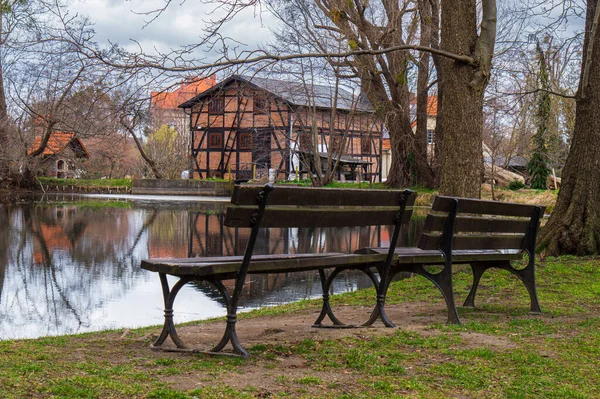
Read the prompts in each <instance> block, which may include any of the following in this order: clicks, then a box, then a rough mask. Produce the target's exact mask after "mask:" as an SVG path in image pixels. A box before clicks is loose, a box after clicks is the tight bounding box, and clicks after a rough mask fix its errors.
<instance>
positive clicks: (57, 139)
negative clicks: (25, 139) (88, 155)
mask: <svg viewBox="0 0 600 399" xmlns="http://www.w3.org/2000/svg"><path fill="white" fill-rule="evenodd" d="M74 139H75V140H78V139H77V138H76V137H75V133H72V132H71V133H67V132H54V133H52V134H51V135H50V138H49V139H48V144H46V148H44V152H43V154H42V156H45V155H54V154H58V153H60V152H61V151H62V150H64V149H65V147H66V146H68V145H69V143H70V142H71V140H74ZM41 143H42V136H38V137H36V138H35V141H34V142H33V144H32V145H31V147H30V148H29V151H28V152H27V153H28V154H31V153H32V152H33V151H35V150H37V149H38V148H39V147H40V144H41ZM80 144H81V142H80ZM81 147H82V148H83V149H84V151H85V148H84V147H83V144H81Z"/></svg>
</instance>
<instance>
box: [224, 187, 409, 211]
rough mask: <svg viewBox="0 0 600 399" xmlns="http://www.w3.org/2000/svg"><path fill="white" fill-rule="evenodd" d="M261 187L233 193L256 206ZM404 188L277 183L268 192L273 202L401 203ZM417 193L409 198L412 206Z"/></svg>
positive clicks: (240, 201) (236, 198) (237, 201)
mask: <svg viewBox="0 0 600 399" xmlns="http://www.w3.org/2000/svg"><path fill="white" fill-rule="evenodd" d="M261 190H262V186H247V185H244V186H236V187H235V188H234V191H233V195H232V196H231V203H233V204H235V205H256V196H257V195H258V193H259V192H260V191H261ZM401 198H402V191H397V190H393V191H392V190H365V189H344V190H340V189H335V188H323V187H283V186H277V189H276V190H273V192H272V193H270V194H269V206H271V205H302V206H311V205H330V206H353V205H356V204H361V205H364V206H369V207H370V206H396V207H397V206H399V205H400V199H401ZM414 198H415V196H414V195H413V196H412V198H409V201H412V202H410V203H407V205H408V206H411V205H412V204H413V203H414Z"/></svg>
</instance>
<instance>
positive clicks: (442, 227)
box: [417, 196, 544, 253]
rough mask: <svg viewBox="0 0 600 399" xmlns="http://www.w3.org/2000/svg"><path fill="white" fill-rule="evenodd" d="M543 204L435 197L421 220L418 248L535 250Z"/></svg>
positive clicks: (445, 250) (445, 249) (531, 251)
mask: <svg viewBox="0 0 600 399" xmlns="http://www.w3.org/2000/svg"><path fill="white" fill-rule="evenodd" d="M543 214H544V207H540V206H536V205H526V204H515V203H508V202H498V201H482V200H475V199H469V198H453V197H443V196H438V197H436V198H435V199H434V201H433V205H432V208H431V213H430V214H429V215H428V216H427V219H426V220H425V226H424V229H423V230H424V231H423V233H422V234H421V237H420V239H419V243H418V245H417V246H418V247H419V248H421V249H442V250H443V251H444V252H446V253H447V250H448V249H450V248H451V249H452V250H483V249H501V250H527V251H529V252H530V253H533V251H534V250H535V237H536V235H537V230H538V228H539V224H540V219H541V217H542V216H543Z"/></svg>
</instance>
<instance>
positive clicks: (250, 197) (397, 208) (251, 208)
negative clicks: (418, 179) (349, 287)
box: [141, 185, 415, 357]
mask: <svg viewBox="0 0 600 399" xmlns="http://www.w3.org/2000/svg"><path fill="white" fill-rule="evenodd" d="M414 200H415V194H414V193H413V192H412V191H410V190H405V191H396V190H385V191H382V190H345V189H344V190H340V189H326V188H300V187H277V188H274V187H273V186H272V185H266V186H264V187H257V186H236V187H235V189H234V192H233V195H232V197H231V206H230V207H228V208H227V212H226V215H225V223H224V224H225V225H226V226H230V227H247V228H250V229H251V231H250V237H249V239H248V244H247V247H246V250H245V253H244V255H243V256H226V257H218V258H186V259H148V260H144V261H142V265H141V266H142V268H144V269H146V270H150V271H153V272H158V274H159V277H160V282H161V284H162V291H163V299H164V304H165V314H164V317H165V321H164V326H163V330H162V332H161V334H160V336H159V337H158V339H157V340H156V341H155V342H154V344H153V348H154V349H161V350H175V351H192V352H205V353H211V354H216V353H222V352H221V351H222V350H223V349H224V348H225V347H226V345H227V344H228V343H231V345H232V347H233V353H234V354H237V355H240V356H243V357H246V356H248V352H246V350H245V349H244V348H243V347H242V345H241V344H240V342H239V339H238V336H237V333H236V329H235V326H236V319H237V310H238V302H239V299H240V296H241V294H242V288H243V286H244V284H245V282H246V276H247V274H259V273H279V272H299V271H307V270H318V272H319V275H320V278H321V285H322V289H323V306H322V310H321V314H320V315H319V317H318V318H317V320H316V321H315V323H314V326H315V327H324V326H325V325H324V324H322V322H323V320H324V319H325V318H329V319H330V320H331V322H332V324H331V325H329V326H333V327H349V326H347V325H345V324H344V323H342V322H341V321H339V320H338V319H337V318H336V316H335V314H334V312H333V310H332V309H331V306H330V305H329V292H330V288H331V284H332V282H333V279H334V278H335V276H336V275H337V274H339V273H340V272H341V271H343V270H347V269H358V270H361V271H363V272H364V273H366V274H367V275H368V276H369V277H370V279H371V281H372V282H373V284H374V285H375V287H376V290H377V298H376V300H375V301H374V302H375V307H374V310H373V312H372V313H371V317H370V318H369V320H367V321H366V322H365V323H364V324H363V325H370V324H373V323H374V322H375V321H377V320H378V319H381V320H382V321H383V323H384V324H385V325H386V326H390V327H392V326H393V324H392V323H391V322H390V321H389V319H388V317H387V316H386V314H385V310H384V303H385V291H384V290H382V288H383V285H382V284H380V283H379V281H387V276H388V274H389V272H390V265H391V263H392V261H393V259H394V257H395V255H394V251H395V246H396V243H397V241H398V235H399V232H400V226H401V225H402V224H403V223H406V222H408V221H409V220H410V217H411V214H412V205H413V204H414ZM373 225H393V226H394V230H393V233H392V237H391V239H390V247H389V248H388V250H386V251H381V252H378V253H370V254H354V253H318V254H283V255H257V256H254V255H253V251H254V247H255V244H256V240H257V236H258V230H259V228H261V227H299V228H302V227H304V228H315V227H347V226H373ZM374 270H376V271H377V273H378V275H379V278H378V277H377V276H376V275H375V272H374ZM326 271H328V274H327V275H326ZM167 275H172V276H176V277H178V278H179V280H178V281H177V282H176V283H175V284H174V285H173V286H172V287H170V286H169V282H168V280H167ZM227 279H235V287H234V289H233V293H230V292H229V290H228V289H227V288H226V287H225V286H224V284H223V281H224V280H227ZM192 281H206V282H208V283H210V284H212V285H213V286H215V288H216V289H217V290H218V291H219V293H220V294H221V296H222V297H223V299H224V301H225V304H226V308H227V321H226V327H225V331H224V333H223V337H222V339H221V341H220V342H219V343H218V344H217V345H216V346H214V347H213V348H212V349H211V350H208V351H204V350H201V349H194V348H188V347H187V346H186V345H185V344H184V343H183V341H182V340H181V339H180V338H179V336H178V335H177V331H176V328H175V325H174V323H173V304H174V301H175V297H176V296H177V293H178V292H179V290H180V289H181V288H182V287H183V286H184V285H185V284H187V283H189V282H192ZM169 336H170V337H171V339H172V341H173V342H174V343H175V345H176V347H177V348H167V347H163V343H164V342H165V340H166V339H167V337H169Z"/></svg>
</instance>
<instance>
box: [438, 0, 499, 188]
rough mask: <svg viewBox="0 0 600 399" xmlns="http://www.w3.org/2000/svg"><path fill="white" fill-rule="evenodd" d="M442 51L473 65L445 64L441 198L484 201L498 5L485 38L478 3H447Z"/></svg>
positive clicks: (486, 11)
mask: <svg viewBox="0 0 600 399" xmlns="http://www.w3.org/2000/svg"><path fill="white" fill-rule="evenodd" d="M440 26H441V43H440V47H441V49H442V50H445V51H447V52H449V53H453V54H461V55H468V56H471V57H472V58H473V62H471V63H466V62H459V61H456V60H453V59H451V58H441V59H440V62H439V67H440V69H439V77H440V88H441V98H440V99H441V104H442V108H441V112H442V120H443V123H444V134H443V136H444V137H443V140H444V141H443V146H442V153H441V156H442V159H441V171H442V176H441V181H440V194H444V195H452V196H459V197H472V198H479V197H480V196H481V181H482V178H483V153H482V139H483V135H482V124H483V94H484V90H485V87H486V85H487V81H488V76H489V72H490V69H491V59H492V54H493V51H494V41H495V37H496V3H495V1H494V0H483V2H482V20H481V28H480V34H479V35H478V32H477V26H478V18H477V2H476V0H444V1H442V2H441V24H440Z"/></svg>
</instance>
